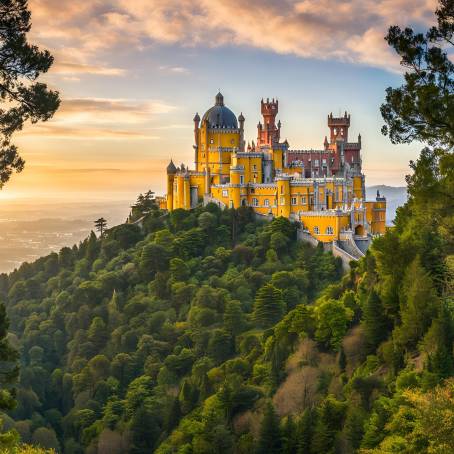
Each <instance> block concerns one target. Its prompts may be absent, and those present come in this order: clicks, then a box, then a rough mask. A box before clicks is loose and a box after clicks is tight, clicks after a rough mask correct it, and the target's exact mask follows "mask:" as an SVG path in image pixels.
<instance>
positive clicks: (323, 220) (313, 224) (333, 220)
mask: <svg viewBox="0 0 454 454" xmlns="http://www.w3.org/2000/svg"><path fill="white" fill-rule="evenodd" d="M300 219H301V224H302V225H303V228H304V229H305V230H308V231H309V232H310V234H311V235H312V236H313V237H315V238H316V239H317V240H319V241H322V242H330V241H333V240H335V239H338V237H339V233H340V232H341V231H342V230H343V229H344V230H345V229H347V228H348V227H349V225H350V214H348V213H342V214H341V215H338V214H328V213H327V214H322V215H309V214H306V215H304V214H303V215H302V216H301V218H300ZM316 228H318V230H317V229H316ZM328 228H331V229H332V231H331V230H328ZM317 232H318V233H317Z"/></svg>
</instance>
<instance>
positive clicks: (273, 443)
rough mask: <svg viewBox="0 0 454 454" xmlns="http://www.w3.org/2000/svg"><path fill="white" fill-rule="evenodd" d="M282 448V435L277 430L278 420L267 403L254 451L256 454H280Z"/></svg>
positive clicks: (271, 406)
mask: <svg viewBox="0 0 454 454" xmlns="http://www.w3.org/2000/svg"><path fill="white" fill-rule="evenodd" d="M282 448H283V440H282V434H281V431H280V428H279V418H278V416H277V415H276V412H275V411H274V407H273V405H272V404H271V403H268V405H267V407H266V409H265V413H264V415H263V419H262V422H261V424H260V435H259V439H258V443H257V448H256V449H255V453H256V454H280V453H281V452H282Z"/></svg>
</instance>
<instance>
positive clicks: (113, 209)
mask: <svg viewBox="0 0 454 454" xmlns="http://www.w3.org/2000/svg"><path fill="white" fill-rule="evenodd" d="M377 190H379V191H380V194H381V195H384V196H385V197H386V198H387V202H388V203H387V213H386V215H387V219H388V223H389V224H392V220H393V219H394V217H395V213H396V208H397V207H399V206H401V205H403V204H404V203H405V201H406V200H407V192H406V188H405V187H392V186H383V185H381V186H371V187H368V188H367V189H366V193H367V198H368V199H369V200H371V199H374V198H375V197H376V193H377ZM130 204H131V201H128V200H121V201H115V202H86V203H76V202H70V203H57V202H52V203H50V202H49V203H42V204H32V203H30V202H25V201H22V202H14V203H13V202H10V201H2V202H0V273H5V272H10V271H12V270H14V268H16V267H18V266H19V265H20V264H21V263H22V262H31V261H34V260H36V259H37V258H38V257H41V256H43V255H47V254H49V253H50V252H52V251H55V252H57V251H59V250H60V249H61V248H62V247H64V246H72V245H74V244H77V243H79V241H81V240H83V239H84V238H86V237H87V235H88V234H89V233H90V230H92V229H93V221H94V220H95V219H97V218H99V217H101V216H103V217H104V218H106V219H107V221H108V224H109V226H114V225H117V224H120V223H122V222H124V221H125V219H126V217H127V216H128V213H129V208H130V207H129V206H130Z"/></svg>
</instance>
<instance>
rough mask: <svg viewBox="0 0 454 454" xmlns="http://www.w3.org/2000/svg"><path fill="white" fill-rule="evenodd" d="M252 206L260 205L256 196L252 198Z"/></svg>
mask: <svg viewBox="0 0 454 454" xmlns="http://www.w3.org/2000/svg"><path fill="white" fill-rule="evenodd" d="M252 206H253V207H258V206H259V201H258V200H257V199H256V198H255V197H254V198H253V199H252Z"/></svg>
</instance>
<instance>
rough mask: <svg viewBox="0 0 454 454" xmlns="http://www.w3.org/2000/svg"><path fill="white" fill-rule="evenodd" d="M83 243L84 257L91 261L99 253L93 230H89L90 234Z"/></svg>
mask: <svg viewBox="0 0 454 454" xmlns="http://www.w3.org/2000/svg"><path fill="white" fill-rule="evenodd" d="M85 243H86V251H85V258H86V259H87V260H89V261H90V262H92V261H93V260H95V258H96V257H97V256H98V253H99V244H98V240H97V238H96V235H95V233H94V232H93V231H92V232H90V236H89V237H88V239H87V240H85Z"/></svg>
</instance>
